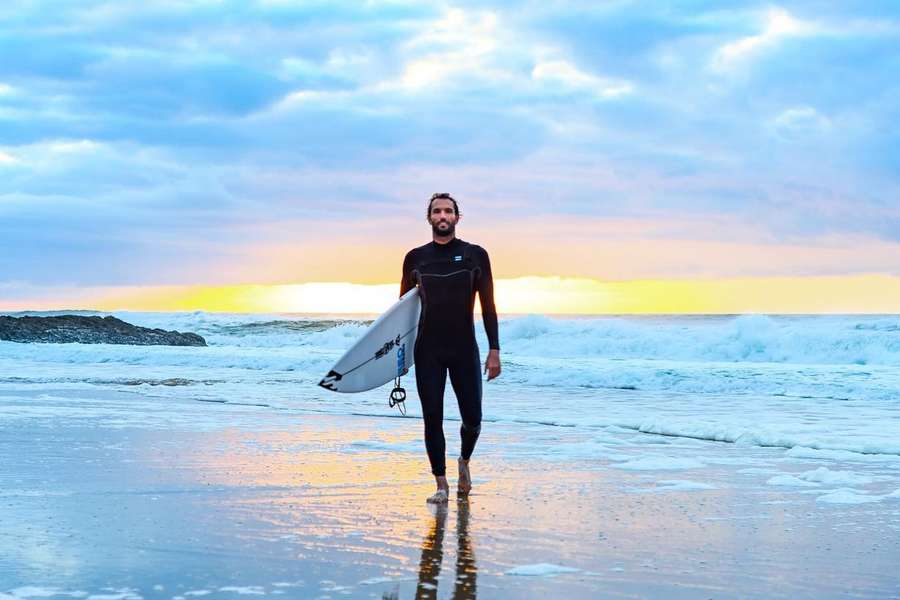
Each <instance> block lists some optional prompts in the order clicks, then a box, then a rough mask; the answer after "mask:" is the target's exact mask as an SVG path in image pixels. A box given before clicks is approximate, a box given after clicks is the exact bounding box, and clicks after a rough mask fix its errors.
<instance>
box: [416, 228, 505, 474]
mask: <svg viewBox="0 0 900 600" xmlns="http://www.w3.org/2000/svg"><path fill="white" fill-rule="evenodd" d="M416 285H418V286H419V294H420V297H421V299H422V316H421V318H420V319H419V333H418V337H417V338H416V348H415V361H416V388H417V389H418V391H419V399H420V400H421V402H422V417H423V419H424V421H425V448H426V450H427V451H428V460H429V461H430V462H431V472H432V473H434V474H435V475H445V474H446V470H447V467H446V461H445V458H444V453H445V446H446V444H445V441H444V427H443V420H444V387H445V385H446V382H447V372H448V371H449V373H450V383H451V385H452V386H453V391H454V392H455V393H456V400H457V403H458V404H459V414H460V417H462V427H460V437H461V438H462V450H461V452H460V453H461V454H462V457H463V458H464V459H465V460H468V459H469V457H470V456H472V451H473V450H474V449H475V442H476V441H477V440H478V434H479V433H480V432H481V360H480V358H479V356H478V344H476V342H475V321H474V319H473V316H472V310H473V309H474V307H475V292H478V296H479V298H480V300H481V312H482V315H483V319H484V329H485V331H486V332H487V338H488V345H489V346H490V348H491V349H492V350H493V349H496V350H499V349H500V342H499V338H498V333H497V310H496V309H495V308H494V281H493V278H492V277H491V263H490V260H489V259H488V254H487V252H485V250H484V249H483V248H481V247H480V246H476V245H475V244H469V243H468V242H464V241H462V240H459V239H456V238H454V239H453V240H451V241H450V242H448V243H446V244H438V243H436V242H431V243H429V244H425V245H424V246H420V247H418V248H413V249H412V250H410V251H409V252H408V253H407V255H406V258H405V259H404V260H403V279H402V281H401V282H400V295H401V296H402V295H403V294H405V293H406V292H407V291H409V290H411V289H412V288H413V287H415V286H416Z"/></svg>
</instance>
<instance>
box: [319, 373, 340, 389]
mask: <svg viewBox="0 0 900 600" xmlns="http://www.w3.org/2000/svg"><path fill="white" fill-rule="evenodd" d="M341 377H343V375H341V374H340V373H338V372H337V371H328V375H326V376H325V377H323V378H322V381H320V382H319V385H320V386H322V387H323V388H325V389H326V390H331V391H332V392H336V391H338V390H337V388H336V387H334V384H335V383H337V382H338V381H340V380H341Z"/></svg>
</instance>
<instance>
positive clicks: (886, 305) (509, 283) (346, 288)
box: [0, 275, 900, 314]
mask: <svg viewBox="0 0 900 600" xmlns="http://www.w3.org/2000/svg"><path fill="white" fill-rule="evenodd" d="M495 287H496V291H495V296H496V299H497V310H498V312H500V313H501V314H523V313H524V314H527V313H541V314H740V313H748V312H750V313H770V314H773V313H774V314H777V313H883V314H890V313H900V277H894V276H889V275H855V276H844V277H757V278H727V279H724V278H723V279H710V280H696V279H692V280H631V281H601V280H597V279H587V278H565V277H522V278H518V279H501V280H498V281H496V284H495ZM76 292H77V293H73V292H71V291H70V293H69V294H68V296H69V297H66V298H61V297H53V298H43V299H34V300H26V301H18V302H16V303H11V302H7V303H2V302H0V310H54V309H62V310H65V309H74V308H81V309H95V310H103V311H114V310H132V311H194V310H203V311H208V312H264V313H273V312H281V313H326V314H378V313H380V312H382V311H384V310H385V309H386V308H387V307H389V306H390V305H391V304H392V303H393V302H394V301H395V300H396V299H397V294H398V292H399V286H398V285H397V284H396V283H386V284H375V285H366V284H357V283H301V284H291V285H231V286H156V287H126V288H95V289H92V288H83V289H78V290H76ZM58 295H62V294H61V293H60V294H58ZM476 310H478V304H477V302H476Z"/></svg>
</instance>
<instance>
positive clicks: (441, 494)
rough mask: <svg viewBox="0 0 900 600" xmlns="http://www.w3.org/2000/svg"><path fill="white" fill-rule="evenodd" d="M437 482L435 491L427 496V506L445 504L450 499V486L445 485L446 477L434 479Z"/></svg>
mask: <svg viewBox="0 0 900 600" xmlns="http://www.w3.org/2000/svg"><path fill="white" fill-rule="evenodd" d="M435 481H436V482H437V491H436V492H435V493H433V494H432V495H430V496H428V499H427V500H426V501H425V502H428V503H429V504H447V500H449V499H450V485H449V484H448V483H447V478H446V477H435Z"/></svg>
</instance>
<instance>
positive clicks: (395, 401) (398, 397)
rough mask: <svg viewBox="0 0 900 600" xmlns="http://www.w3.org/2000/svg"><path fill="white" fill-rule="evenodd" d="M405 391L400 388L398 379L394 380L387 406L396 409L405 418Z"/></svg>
mask: <svg viewBox="0 0 900 600" xmlns="http://www.w3.org/2000/svg"><path fill="white" fill-rule="evenodd" d="M404 402H406V390H405V389H403V388H402V387H400V378H399V377H397V378H396V379H394V389H392V390H391V396H390V398H388V404H389V405H390V407H391V408H394V407H395V406H396V407H397V410H399V411H400V414H401V415H403V416H404V417H405V416H406V404H404Z"/></svg>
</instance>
